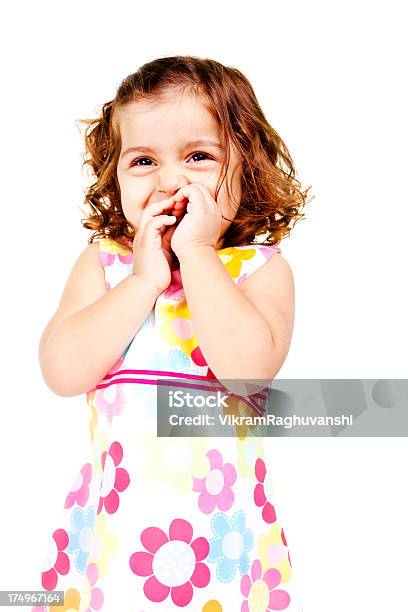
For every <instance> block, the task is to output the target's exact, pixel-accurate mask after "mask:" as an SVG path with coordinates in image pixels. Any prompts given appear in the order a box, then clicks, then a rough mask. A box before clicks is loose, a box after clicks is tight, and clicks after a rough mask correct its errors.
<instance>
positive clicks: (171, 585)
mask: <svg viewBox="0 0 408 612" xmlns="http://www.w3.org/2000/svg"><path fill="white" fill-rule="evenodd" d="M192 537H193V527H192V526H191V524H190V523H189V522H188V521H185V520H184V519H180V518H179V519H174V520H173V521H172V522H171V524H170V528H169V537H167V535H166V534H165V532H164V531H162V530H161V529H159V528H158V527H147V529H144V530H143V531H142V533H141V535H140V541H141V543H142V544H143V546H144V547H145V549H146V551H147V552H145V551H138V552H135V553H133V554H132V555H131V557H130V559H129V565H130V569H131V570H132V572H133V573H134V574H136V575H137V576H148V578H147V580H146V581H145V583H144V585H143V592H144V594H145V595H146V597H147V599H149V600H150V601H153V602H156V603H158V602H161V601H164V600H165V599H166V597H167V596H168V595H169V593H171V599H172V601H173V603H174V604H175V605H176V606H179V607H183V606H187V605H188V604H189V603H190V601H191V600H192V598H193V586H195V587H196V588H199V589H201V588H203V587H206V586H207V584H208V583H209V582H210V570H209V569H208V566H207V565H206V564H205V563H202V561H203V560H204V559H205V558H206V556H207V555H208V552H209V549H210V547H209V543H208V540H207V539H206V538H204V537H199V538H196V539H195V540H193V541H191V540H192Z"/></svg>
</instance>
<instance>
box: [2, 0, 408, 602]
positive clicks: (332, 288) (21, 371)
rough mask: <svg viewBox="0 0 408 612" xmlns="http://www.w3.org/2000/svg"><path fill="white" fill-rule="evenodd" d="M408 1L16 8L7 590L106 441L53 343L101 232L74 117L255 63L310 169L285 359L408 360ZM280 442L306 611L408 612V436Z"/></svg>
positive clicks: (266, 100) (320, 364)
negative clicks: (94, 430)
mask: <svg viewBox="0 0 408 612" xmlns="http://www.w3.org/2000/svg"><path fill="white" fill-rule="evenodd" d="M402 5H403V3H402V2H401V3H397V2H394V1H390V2H387V3H385V2H384V3H379V2H372V1H371V2H351V1H347V2H345V1H343V2H341V3H331V2H316V1H310V0H309V1H308V2H291V1H289V2H288V1H287V2H285V3H283V2H279V3H278V2H260V1H253V2H250V3H247V2H242V3H237V2H233V3H232V2H231V3H228V2H224V3H221V2H217V3H215V2H203V3H197V2H184V1H183V2H181V1H179V2H164V1H162V2H158V1H157V0H156V2H145V3H143V2H115V3H114V2H113V1H112V2H109V3H107V2H101V1H99V2H72V1H71V2H69V3H60V2H33V3H32V2H24V3H22V2H18V1H16V2H14V3H13V4H11V3H10V4H8V5H6V6H5V5H3V8H2V16H1V22H2V26H1V29H2V32H1V41H0V44H1V56H2V71H1V79H2V94H1V98H0V99H1V119H2V121H1V123H2V125H1V147H0V151H1V171H2V181H1V185H2V189H1V243H0V249H1V271H2V273H1V278H2V315H1V318H0V321H1V343H2V350H1V359H2V369H1V372H2V389H1V391H2V393H1V447H0V452H1V455H0V475H1V482H0V487H1V488H0V496H1V498H0V499H1V506H0V513H1V515H0V589H3V590H11V589H27V590H28V589H33V588H38V580H39V571H40V569H41V563H42V559H43V555H44V552H45V548H46V545H47V541H48V536H49V530H50V529H51V527H52V526H54V520H55V519H56V517H57V516H59V513H60V512H61V510H62V507H63V503H64V501H65V497H66V494H67V492H68V490H69V487H70V485H71V482H72V479H73V477H74V475H75V474H76V472H77V471H78V469H79V468H80V467H81V466H82V462H83V457H84V456H85V452H86V448H87V443H88V421H87V413H86V406H85V402H84V399H83V398H81V397H76V398H63V397H58V396H56V395H54V394H53V393H52V392H51V391H50V390H49V389H48V387H47V386H46V384H45V382H44V381H43V379H42V376H41V372H40V368H39V364H38V359H37V349H38V341H39V338H40V335H41V333H42V330H43V328H44V327H45V325H46V323H47V322H48V320H49V319H50V317H51V315H52V314H53V313H54V311H55V309H56V307H57V305H58V301H59V298H60V295H61V292H62V289H63V287H64V284H65V281H66V278H67V276H68V273H69V271H70V269H71V267H72V265H73V263H74V261H75V259H76V258H77V256H78V255H79V253H80V251H82V249H83V248H84V247H85V246H86V244H87V239H88V236H89V232H88V231H87V230H85V229H83V228H82V225H81V223H80V218H81V216H82V215H81V212H80V206H81V205H82V201H83V189H84V185H85V180H86V179H85V176H84V175H83V174H82V173H81V153H82V141H81V136H80V134H79V132H78V130H77V128H76V127H75V121H76V120H77V119H80V118H85V117H92V116H94V115H95V113H96V112H97V111H98V110H99V107H100V106H101V105H102V103H104V102H105V101H107V100H110V99H112V98H113V97H114V95H115V92H116V88H117V86H118V85H119V84H120V81H121V80H122V78H124V77H125V76H127V75H128V74H129V73H131V72H134V71H136V70H137V68H138V67H139V66H140V65H141V64H142V63H144V62H146V61H149V60H151V59H153V58H155V57H159V56H161V55H169V54H191V55H198V56H202V57H211V58H213V59H216V60H218V61H221V62H222V63H224V64H227V65H231V66H235V67H237V68H239V69H240V70H241V71H242V72H244V74H245V75H246V76H247V77H248V78H249V80H250V81H251V83H252V84H253V87H254V89H255V92H256V94H257V96H258V99H259V102H260V104H261V106H262V108H263V110H264V112H265V114H266V116H267V118H268V120H269V121H270V123H271V124H272V126H273V127H274V128H275V129H276V130H277V131H278V133H279V134H280V136H281V137H282V138H283V139H284V141H285V142H286V144H287V146H288V148H289V151H290V153H291V155H292V157H293V160H294V162H295V166H296V168H297V171H298V178H299V179H300V180H301V181H302V184H304V185H305V186H308V185H312V190H313V194H314V195H315V199H314V200H312V202H311V204H310V205H308V206H307V207H306V208H305V210H304V211H303V212H305V214H306V215H307V217H306V220H304V221H301V222H299V223H298V224H297V225H296V226H295V229H294V231H293V232H292V235H291V236H290V238H288V239H286V240H285V241H283V242H282V243H281V244H280V246H281V248H282V254H283V255H284V256H285V257H286V259H287V260H288V261H289V262H290V264H291V266H292V270H293V273H294V277H295V283H296V322H295V330H294V336H293V341H292V346H291V349H290V353H289V356H288V358H287V361H286V363H285V365H284V366H283V368H282V370H281V372H280V376H282V377H283V378H406V377H407V359H406V347H407V340H408V332H407V327H408V326H407V315H406V313H407V312H408V303H407V297H406V293H405V286H406V270H407V256H406V246H405V245H406V244H407V241H406V232H407V227H408V223H407V221H408V214H407V186H406V176H407V173H406V164H407V155H406V152H407V142H408V141H407V135H408V134H407V124H406V109H407V108H408V104H407V99H406V97H405V98H404V96H405V93H404V90H403V86H404V81H405V80H406V63H405V62H404V61H403V56H404V55H406V52H407V49H406V48H405V49H404V43H403V38H404V37H405V35H406V32H405V27H404V23H405V22H404V20H403V19H402ZM273 445H274V448H273V453H272V454H271V457H270V462H271V465H272V466H273V470H274V485H275V490H276V493H277V495H278V498H279V499H280V508H279V513H280V519H281V522H282V524H283V526H284V529H285V532H286V536H287V539H288V543H289V548H290V551H291V559H292V563H293V567H294V572H295V576H296V579H297V583H298V587H299V591H300V594H301V597H302V601H303V604H304V612H345V611H346V610H347V612H365V611H367V612H368V611H369V612H384V611H386V612H393V611H398V612H399V611H401V612H402V611H404V610H406V609H407V595H406V572H407V556H406V550H407V547H408V537H407V516H408V503H407V498H406V489H407V486H406V465H407V455H408V452H407V439H406V438H370V439H360V438H351V439H333V438H319V439H318V438H294V439H287V438H286V439H285V438H281V439H275V440H274V442H273ZM13 609H14V608H13ZM228 612H229V611H228ZM234 612H235V611H234Z"/></svg>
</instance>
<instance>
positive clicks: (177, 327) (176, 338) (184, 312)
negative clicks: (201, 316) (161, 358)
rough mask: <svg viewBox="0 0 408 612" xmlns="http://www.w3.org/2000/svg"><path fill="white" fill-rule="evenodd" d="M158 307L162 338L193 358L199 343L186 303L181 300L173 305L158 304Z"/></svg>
mask: <svg viewBox="0 0 408 612" xmlns="http://www.w3.org/2000/svg"><path fill="white" fill-rule="evenodd" d="M156 306H157V311H156V312H158V317H157V320H156V326H157V328H158V330H159V334H160V337H161V338H163V340H164V341H165V342H167V344H168V345H169V346H177V347H178V348H180V349H181V350H182V351H183V352H184V353H185V354H186V355H188V357H191V353H192V351H193V350H194V349H195V348H196V346H197V344H198V342H197V338H196V337H195V335H194V332H193V325H192V323H191V319H190V313H189V309H188V306H187V303H186V301H185V300H181V301H180V302H178V303H177V304H172V303H171V302H169V303H166V302H165V303H159V304H157V303H156Z"/></svg>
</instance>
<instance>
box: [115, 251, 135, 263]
mask: <svg viewBox="0 0 408 612" xmlns="http://www.w3.org/2000/svg"><path fill="white" fill-rule="evenodd" d="M118 258H119V261H121V262H122V263H123V264H131V263H133V251H131V252H130V253H126V255H121V253H118Z"/></svg>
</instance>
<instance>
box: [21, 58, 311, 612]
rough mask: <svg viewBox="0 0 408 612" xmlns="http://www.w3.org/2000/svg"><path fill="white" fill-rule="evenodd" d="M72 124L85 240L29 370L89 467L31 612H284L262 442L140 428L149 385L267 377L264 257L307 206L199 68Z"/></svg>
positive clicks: (277, 324) (149, 413)
mask: <svg viewBox="0 0 408 612" xmlns="http://www.w3.org/2000/svg"><path fill="white" fill-rule="evenodd" d="M85 124H86V125H87V126H88V128H87V130H86V133H85V145H86V150H87V158H86V160H85V162H84V163H86V164H88V165H89V166H90V167H91V169H92V171H93V174H94V175H95V177H96V181H95V182H94V184H93V185H92V186H91V187H90V188H89V189H88V191H87V194H86V203H87V204H88V205H89V206H90V211H89V214H88V216H87V218H86V219H84V220H83V224H84V226H85V227H86V228H89V229H93V230H96V231H95V232H94V233H93V234H92V236H91V237H90V239H89V242H90V244H89V245H88V246H87V248H85V249H84V251H83V252H82V254H81V255H80V256H79V258H78V260H77V261H76V263H75V265H74V266H73V269H72V272H71V274H70V276H69V278H68V281H67V284H66V287H65V290H64V292H63V295H62V298H61V301H60V304H59V307H58V309H57V311H56V313H55V314H54V316H53V317H52V319H51V320H50V322H49V324H48V325H47V327H46V329H45V330H44V332H43V335H42V338H41V341H40V351H39V355H40V363H41V368H42V372H43V375H44V378H45V381H46V383H47V385H48V386H49V387H50V389H51V390H53V391H54V392H55V393H57V394H59V395H63V396H73V395H78V394H82V393H86V398H87V407H88V411H89V427H90V438H91V445H90V447H91V450H90V453H89V457H88V458H87V460H86V461H84V462H83V465H82V463H81V465H82V467H81V469H80V471H79V473H78V475H77V477H76V479H75V481H74V482H73V484H72V487H71V490H70V491H69V493H68V495H67V498H66V501H65V506H64V516H63V518H62V520H61V523H60V524H58V525H56V528H55V529H54V530H53V531H52V534H51V535H50V546H49V552H48V554H47V555H46V559H45V562H44V566H43V571H42V573H41V585H42V586H41V587H40V589H41V588H42V589H44V590H46V591H53V590H55V591H64V597H65V601H64V606H58V607H57V606H55V607H53V606H52V605H49V607H47V606H36V607H35V608H33V609H34V610H37V611H38V610H48V609H50V610H53V609H55V610H81V611H82V610H87V611H93V610H104V611H108V612H116V611H121V612H126V611H129V612H130V611H132V612H140V611H142V610H143V611H152V612H153V611H154V610H166V611H167V610H177V609H179V608H184V609H186V610H193V611H194V612H197V611H200V612H201V611H202V612H219V611H227V612H230V611H231V612H235V611H238V610H242V611H251V612H253V611H256V612H260V611H267V610H290V611H296V612H300V610H301V604H300V601H299V599H298V598H297V595H296V591H295V588H294V580H293V577H292V567H291V561H290V556H289V551H288V547H287V541H286V538H285V535H284V532H283V529H282V526H281V525H280V523H279V520H278V518H277V512H276V507H275V497H274V492H273V488H272V484H271V480H270V468H269V465H268V461H267V457H268V446H270V445H269V442H268V440H270V439H268V438H262V437H261V436H259V435H256V432H255V431H254V429H253V428H252V427H250V426H242V425H241V426H240V425H237V426H236V432H235V434H236V435H235V436H232V437H231V436H229V437H227V436H225V437H216V436H212V437H211V436H205V437H204V436H201V437H194V436H192V437H187V436H184V437H165V436H164V437H162V436H158V435H157V430H156V425H157V410H156V409H157V397H158V396H157V393H158V388H159V385H160V381H161V380H164V379H165V380H166V381H167V382H166V384H171V381H174V384H175V386H174V389H175V390H176V389H177V388H179V387H178V386H177V384H176V381H180V380H182V381H184V382H185V385H184V386H185V388H187V389H190V390H192V389H193V390H194V389H195V390H197V389H203V390H205V389H215V388H218V389H219V388H220V383H219V381H220V380H226V381H228V380H230V381H233V380H239V379H245V380H248V379H255V380H256V379H264V380H265V379H267V380H269V381H270V380H272V379H273V378H274V377H275V376H276V375H277V373H278V372H279V370H280V368H281V367H282V364H283V362H284V360H285V358H286V355H287V353H288V350H289V345H290V341H291V336H292V330H293V324H294V287H293V278H292V273H291V270H290V267H289V264H288V263H287V262H286V260H285V259H284V258H283V257H282V255H281V254H280V249H279V248H278V247H277V246H275V245H276V244H277V243H278V242H279V241H280V240H281V239H282V238H283V237H285V236H287V235H288V234H289V232H290V229H289V227H290V223H291V222H292V221H294V222H296V221H297V220H298V219H300V218H301V217H303V216H304V215H303V214H301V213H300V208H301V207H302V206H303V205H304V204H305V200H306V198H305V196H306V194H307V191H308V190H305V191H303V192H302V191H301V190H300V189H299V187H300V184H299V182H298V181H297V180H296V179H295V178H294V167H293V162H292V159H291V157H290V155H289V152H288V150H287V148H286V146H285V144H284V143H283V141H282V139H281V138H280V137H279V136H278V134H277V133H276V131H275V130H274V129H273V128H272V127H271V126H270V125H269V123H268V122H267V120H266V119H265V117H264V115H263V113H262V110H261V109H260V107H259V104H258V101H257V99H256V97H255V94H254V92H253V89H252V87H251V85H250V83H249V82H248V81H247V79H246V78H245V77H244V76H243V74H242V73H241V72H240V71H239V70H237V69H235V68H231V67H226V66H223V65H222V64H220V63H218V62H216V61H212V60H208V59H200V58H196V57H190V56H188V57H164V58H160V59H156V60H154V61H151V62H149V63H148V64H145V65H144V66H142V67H141V68H139V70H138V71H137V72H136V73H134V74H131V75H130V76H128V77H127V78H126V79H124V81H122V83H121V85H120V87H119V88H118V91H117V93H116V96H115V98H114V99H113V100H112V101H110V102H108V103H106V104H104V105H103V109H102V114H101V116H100V117H99V118H97V119H96V120H86V121H85ZM261 235H262V236H263V237H264V240H263V242H260V241H259V237H260V236H261ZM94 238H98V240H96V241H94ZM257 239H258V241H257ZM168 381H170V383H169V382H168ZM227 401H228V408H225V407H224V408H220V409H219V410H220V411H221V413H224V414H232V415H250V414H252V415H253V414H262V412H263V411H264V410H265V394H263V393H255V394H253V395H252V394H251V396H250V397H248V398H247V400H245V398H240V397H238V396H236V395H234V394H230V395H229V397H228V400H227Z"/></svg>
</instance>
